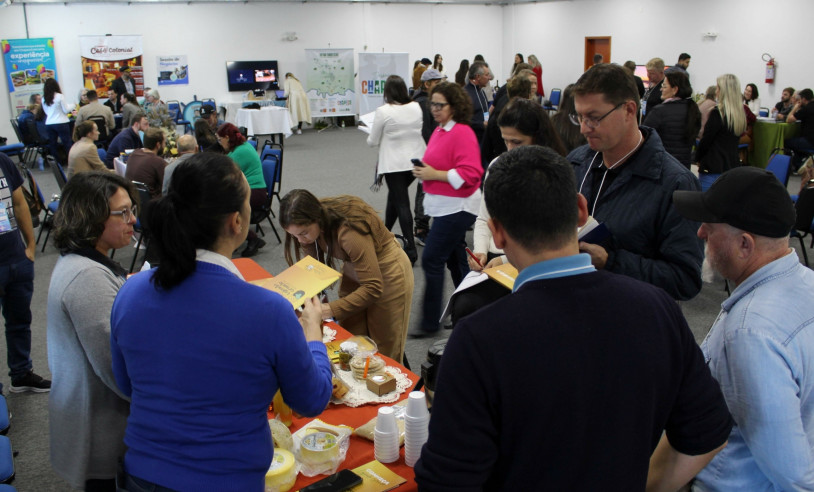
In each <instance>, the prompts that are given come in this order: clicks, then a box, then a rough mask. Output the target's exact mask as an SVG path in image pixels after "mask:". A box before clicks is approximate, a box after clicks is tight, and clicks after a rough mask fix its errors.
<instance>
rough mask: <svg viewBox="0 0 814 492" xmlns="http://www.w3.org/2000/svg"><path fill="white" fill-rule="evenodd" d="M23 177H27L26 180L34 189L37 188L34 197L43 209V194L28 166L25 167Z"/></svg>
mask: <svg viewBox="0 0 814 492" xmlns="http://www.w3.org/2000/svg"><path fill="white" fill-rule="evenodd" d="M25 177H26V178H28V182H29V183H31V185H33V187H34V189H35V190H37V195H36V196H35V197H34V198H35V199H36V200H37V203H38V204H39V206H40V208H41V209H43V210H45V209H46V205H45V195H43V194H42V190H41V189H40V185H39V183H37V180H35V179H34V175H33V174H31V171H30V170H29V169H28V168H25Z"/></svg>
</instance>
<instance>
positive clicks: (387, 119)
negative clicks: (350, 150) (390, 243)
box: [367, 55, 437, 264]
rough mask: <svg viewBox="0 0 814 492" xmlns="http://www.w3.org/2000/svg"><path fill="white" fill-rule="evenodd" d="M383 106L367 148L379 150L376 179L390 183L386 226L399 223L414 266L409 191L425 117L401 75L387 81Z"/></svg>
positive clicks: (421, 144) (420, 152)
mask: <svg viewBox="0 0 814 492" xmlns="http://www.w3.org/2000/svg"><path fill="white" fill-rule="evenodd" d="M436 56H437V55H436ZM384 102H385V104H383V105H381V106H379V107H378V108H377V109H376V117H375V118H374V119H373V127H372V128H371V129H370V135H369V136H368V137H367V144H368V145H370V146H371V147H376V146H378V147H379V162H378V164H377V165H376V176H377V178H378V177H379V176H382V175H383V176H384V180H385V181H386V182H387V208H386V209H385V211H384V225H385V227H387V229H388V230H391V229H392V228H393V225H394V224H395V223H396V219H398V221H399V227H400V228H401V234H402V236H403V237H404V251H405V252H406V253H407V257H408V258H410V262H411V263H413V264H415V262H416V260H417V259H418V252H417V251H416V247H415V240H414V238H413V214H412V212H411V211H410V194H409V192H408V189H409V188H410V185H411V184H412V183H413V181H415V177H413V173H412V170H413V164H412V163H411V162H410V160H411V159H414V158H415V159H420V158H421V156H423V155H424V151H425V150H427V145H426V144H425V143H424V138H422V136H421V127H422V125H423V124H424V113H423V112H422V111H421V106H419V105H418V103H417V102H415V101H411V100H410V96H409V95H408V94H407V85H406V84H405V83H404V80H403V79H402V78H401V77H399V76H398V75H391V76H389V77H387V82H385V84H384Z"/></svg>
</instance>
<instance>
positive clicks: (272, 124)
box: [235, 106, 292, 138]
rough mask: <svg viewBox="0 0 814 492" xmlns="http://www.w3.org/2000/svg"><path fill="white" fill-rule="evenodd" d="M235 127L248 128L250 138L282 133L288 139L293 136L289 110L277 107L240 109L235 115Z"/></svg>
mask: <svg viewBox="0 0 814 492" xmlns="http://www.w3.org/2000/svg"><path fill="white" fill-rule="evenodd" d="M235 125H237V126H238V127H241V126H244V127H246V133H248V134H249V135H250V136H251V135H276V134H278V133H281V134H283V135H285V137H286V138H288V137H290V136H291V134H292V132H291V126H292V125H291V116H290V115H289V114H288V109H286V108H280V107H277V106H266V107H263V108H260V109H238V110H237V114H236V115H235Z"/></svg>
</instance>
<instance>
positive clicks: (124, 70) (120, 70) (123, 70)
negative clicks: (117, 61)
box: [119, 65, 131, 73]
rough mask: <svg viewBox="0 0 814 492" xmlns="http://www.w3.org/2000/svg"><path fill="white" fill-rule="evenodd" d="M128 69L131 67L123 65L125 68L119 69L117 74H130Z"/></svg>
mask: <svg viewBox="0 0 814 492" xmlns="http://www.w3.org/2000/svg"><path fill="white" fill-rule="evenodd" d="M130 68H131V67H129V66H127V65H125V66H123V67H122V68H120V69H119V73H124V72H127V73H130Z"/></svg>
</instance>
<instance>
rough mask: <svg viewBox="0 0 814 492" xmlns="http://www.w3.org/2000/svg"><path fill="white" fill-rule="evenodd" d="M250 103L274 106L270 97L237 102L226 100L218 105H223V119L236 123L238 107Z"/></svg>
mask: <svg viewBox="0 0 814 492" xmlns="http://www.w3.org/2000/svg"><path fill="white" fill-rule="evenodd" d="M252 103H257V104H258V105H260V106H274V101H272V100H270V99H261V100H259V101H248V100H246V101H239V102H234V101H227V102H225V103H222V104H221V105H220V106H222V107H223V109H225V110H226V118H225V121H226V122H227V123H232V124H236V118H237V111H238V110H239V109H241V108H243V107H244V106H245V105H247V104H252Z"/></svg>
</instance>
